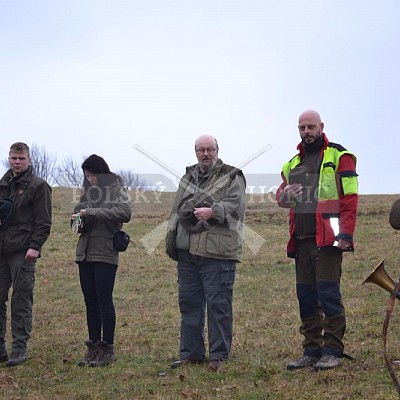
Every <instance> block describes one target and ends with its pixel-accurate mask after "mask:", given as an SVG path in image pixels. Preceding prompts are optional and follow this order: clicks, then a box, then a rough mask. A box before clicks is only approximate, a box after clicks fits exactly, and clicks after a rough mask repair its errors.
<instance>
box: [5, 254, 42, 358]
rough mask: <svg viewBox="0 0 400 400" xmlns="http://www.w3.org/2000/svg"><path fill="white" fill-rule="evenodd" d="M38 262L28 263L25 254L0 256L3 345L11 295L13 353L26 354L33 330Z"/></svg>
mask: <svg viewBox="0 0 400 400" xmlns="http://www.w3.org/2000/svg"><path fill="white" fill-rule="evenodd" d="M35 263H36V261H27V260H25V252H23V253H22V252H21V253H8V254H2V255H1V257H0V346H4V343H5V336H6V322H7V321H6V318H7V301H8V296H9V292H10V289H11V288H12V294H11V334H12V339H13V342H12V350H13V351H26V346H27V342H28V340H29V337H30V334H31V331H32V308H33V289H34V286H35Z"/></svg>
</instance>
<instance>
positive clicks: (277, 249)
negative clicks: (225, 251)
mask: <svg viewBox="0 0 400 400" xmlns="http://www.w3.org/2000/svg"><path fill="white" fill-rule="evenodd" d="M173 196H174V194H172V193H162V194H160V193H157V194H155V193H151V192H146V193H141V195H140V196H139V194H137V193H132V204H133V207H134V218H133V220H132V221H131V222H130V223H129V224H127V225H126V226H125V228H126V229H125V230H127V231H128V232H129V233H130V234H131V236H132V238H133V240H134V242H135V246H132V245H131V246H130V247H129V248H128V250H127V251H126V252H125V253H122V254H121V260H120V267H119V269H118V273H117V282H116V288H115V306H116V309H117V329H116V352H117V355H118V361H117V362H116V363H115V364H113V365H111V366H109V367H105V368H86V367H83V368H82V367H78V366H77V364H76V362H77V360H78V359H79V358H80V357H81V356H82V355H83V353H84V351H85V349H84V341H85V340H86V338H87V332H86V322H85V309H84V304H83V298H82V294H81V291H80V287H79V280H78V273H77V268H76V265H75V264H74V256H75V245H76V242H77V237H76V236H74V235H73V234H72V232H71V230H70V227H69V216H70V213H71V210H72V208H73V201H74V193H73V192H72V191H71V190H66V189H59V188H56V189H54V192H53V198H54V205H53V209H54V225H53V230H52V234H51V237H50V239H49V240H48V242H47V243H46V245H45V248H44V250H43V257H42V259H41V260H39V262H38V264H37V274H36V288H35V307H34V329H33V332H32V338H31V340H30V342H29V357H28V360H27V362H26V363H25V364H23V365H21V366H18V367H14V368H6V367H4V366H3V365H1V366H0V398H1V399H19V400H28V399H29V400H34V399H37V400H42V399H81V400H84V399H243V400H244V399H249V400H250V399H386V400H387V399H395V398H398V395H397V392H396V390H395V387H394V385H393V382H392V381H391V379H390V376H389V374H388V371H387V369H386V366H385V364H384V360H383V357H382V323H383V320H384V316H385V311H386V306H387V302H388V300H389V294H388V292H386V291H384V290H383V289H381V288H379V287H378V286H376V285H373V284H368V285H364V286H361V283H362V281H363V280H364V279H365V277H366V276H367V275H368V274H369V272H370V271H371V270H372V268H373V267H374V266H375V265H377V264H378V262H380V261H381V259H383V258H385V268H386V270H387V271H388V273H389V274H390V275H391V276H392V277H393V279H395V280H398V276H399V274H400V268H399V262H398V257H397V255H398V250H399V238H400V236H399V235H400V232H398V231H394V230H393V229H392V228H391V227H390V225H389V223H388V211H389V209H390V206H391V204H392V202H393V201H394V200H395V199H396V198H397V196H393V195H379V196H377V195H370V196H361V197H360V206H359V213H358V220H357V230H356V251H355V253H354V254H346V255H345V256H344V262H343V276H342V293H343V297H344V303H345V306H346V311H347V318H348V327H347V332H346V336H345V344H346V352H347V353H348V354H350V355H351V356H352V357H354V360H345V361H344V362H343V364H342V366H341V367H340V368H338V369H335V370H330V371H323V372H318V373H316V372H314V370H312V369H306V370H301V371H296V372H289V371H287V370H286V363H287V362H289V361H291V360H292V359H294V358H295V357H298V356H299V355H301V340H302V338H301V336H300V334H299V333H298V327H299V316H298V306H297V299H296V294H295V284H294V279H295V276H294V267H293V262H292V261H291V260H290V259H287V258H286V252H285V248H286V241H287V235H288V233H287V226H288V218H287V211H286V210H281V209H279V208H278V207H277V205H276V204H275V203H274V202H273V201H271V199H270V197H269V196H268V195H265V196H264V197H260V196H258V197H257V196H253V197H251V198H249V205H248V211H247V214H246V226H247V227H248V232H247V234H248V235H247V236H246V247H245V258H244V261H243V263H241V264H240V265H239V266H238V270H237V275H236V283H235V288H234V342H233V349H232V357H231V360H230V362H228V363H227V364H226V365H225V366H224V367H223V369H222V370H221V371H220V372H217V373H212V372H209V371H207V369H206V367H205V366H204V365H199V366H187V367H184V368H182V369H178V370H171V369H169V363H170V362H171V361H172V360H173V359H174V358H176V357H177V356H178V344H179V318H180V316H179V310H178V305H177V283H176V279H177V276H176V266H175V263H174V262H173V261H172V260H170V259H168V258H167V257H166V256H165V254H164V239H163V227H164V226H165V225H163V222H165V221H166V220H167V218H168V215H169V210H170V207H171V204H172V200H173ZM258 240H265V242H264V243H263V244H262V246H261V247H260V248H259V249H258V245H261V242H259V241H258ZM257 250H258V251H257ZM399 320H400V311H399V309H398V308H396V307H395V309H394V312H393V317H392V321H391V324H390V328H389V331H390V332H389V339H388V340H389V354H390V355H391V356H392V357H393V360H397V357H399V358H400V349H399V348H398V345H397V344H398V343H399V340H400V327H399ZM8 335H9V332H8ZM7 338H8V344H9V343H10V337H9V336H8V337H7ZM396 365H397V364H396ZM396 368H398V367H396ZM397 372H398V373H399V374H400V368H399V370H398V371H397Z"/></svg>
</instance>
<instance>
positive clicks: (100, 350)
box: [89, 342, 117, 367]
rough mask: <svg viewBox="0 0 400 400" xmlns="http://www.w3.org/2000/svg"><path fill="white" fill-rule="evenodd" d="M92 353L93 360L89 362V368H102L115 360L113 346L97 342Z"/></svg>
mask: <svg viewBox="0 0 400 400" xmlns="http://www.w3.org/2000/svg"><path fill="white" fill-rule="evenodd" d="M93 351H94V352H95V358H94V359H93V360H91V361H90V362H89V366H90V367H104V366H106V365H109V364H111V363H113V362H114V361H116V360H117V357H116V356H115V353H114V345H113V344H108V343H107V342H97V343H96V344H95V345H94V350H93Z"/></svg>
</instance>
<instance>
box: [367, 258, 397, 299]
mask: <svg viewBox="0 0 400 400" xmlns="http://www.w3.org/2000/svg"><path fill="white" fill-rule="evenodd" d="M384 261H385V259H383V260H382V261H381V262H380V263H379V264H378V265H377V266H376V267H375V268H374V270H373V271H372V272H371V273H370V274H369V275H368V277H367V279H365V281H364V282H363V283H362V285H364V283H375V284H376V285H378V286H380V287H381V288H382V289H385V290H387V291H388V292H389V293H393V291H394V288H395V286H396V283H395V282H394V280H393V279H392V278H391V277H390V276H389V274H388V273H387V272H386V270H385V266H384ZM396 297H397V298H398V299H399V300H400V293H397V296H396Z"/></svg>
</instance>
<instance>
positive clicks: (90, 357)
mask: <svg viewBox="0 0 400 400" xmlns="http://www.w3.org/2000/svg"><path fill="white" fill-rule="evenodd" d="M85 345H86V346H87V350H86V353H85V355H84V356H83V358H82V359H81V360H79V361H78V365H79V366H80V367H83V366H84V365H89V363H90V361H94V359H95V358H96V351H95V350H96V348H95V346H94V343H93V342H92V341H91V340H87V341H86V342H85Z"/></svg>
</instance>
